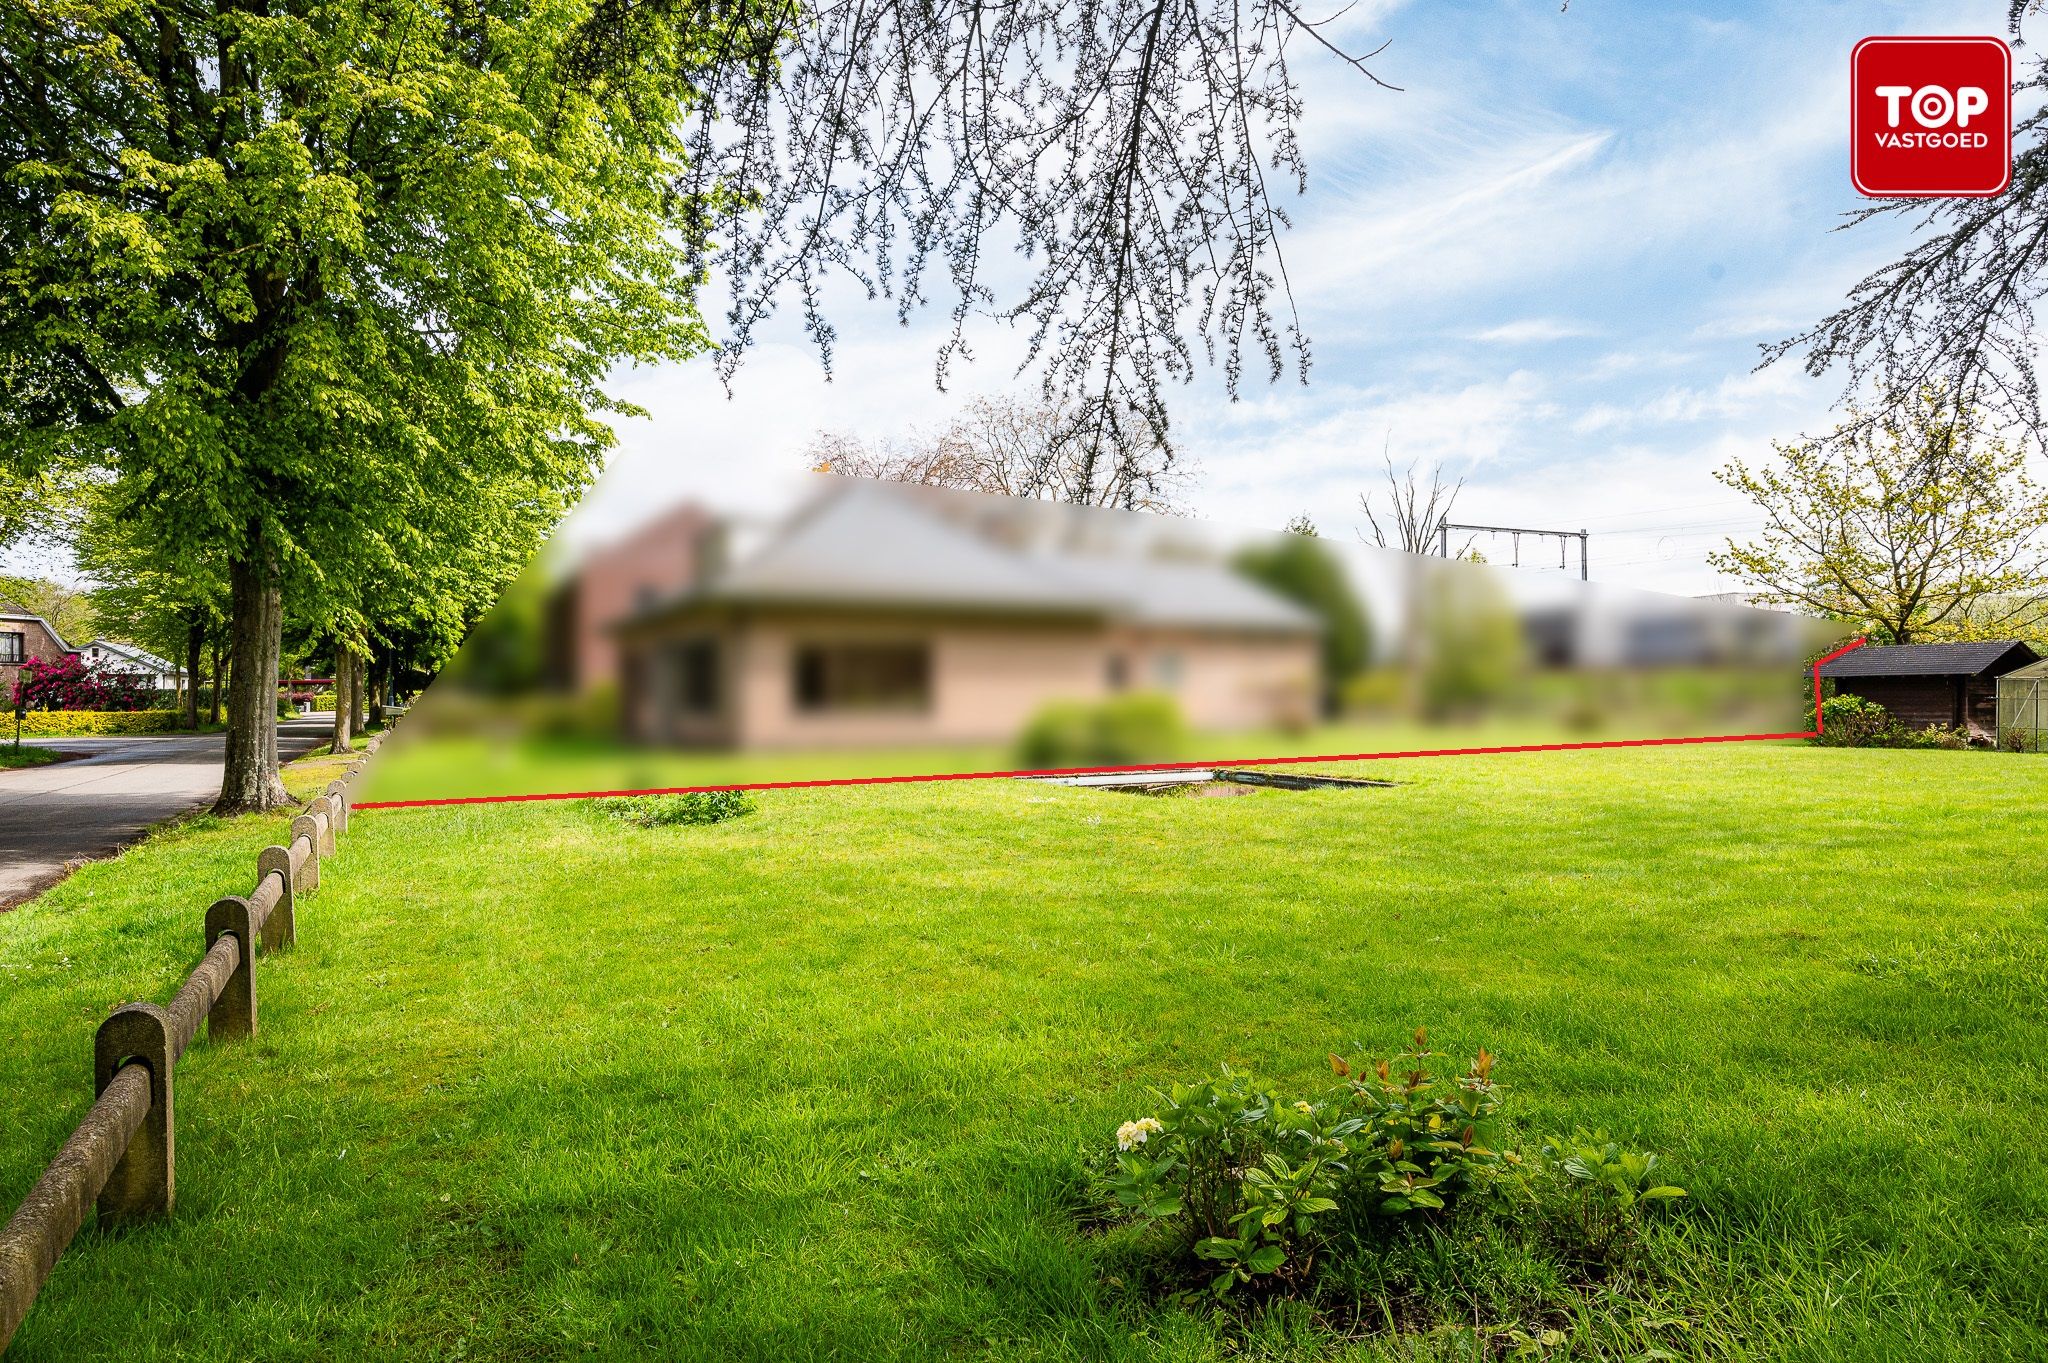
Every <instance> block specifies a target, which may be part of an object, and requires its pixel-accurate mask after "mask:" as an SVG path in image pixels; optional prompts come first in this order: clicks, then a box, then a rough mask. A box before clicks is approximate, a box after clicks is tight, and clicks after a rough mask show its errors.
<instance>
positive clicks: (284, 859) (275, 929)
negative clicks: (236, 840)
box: [256, 846, 299, 951]
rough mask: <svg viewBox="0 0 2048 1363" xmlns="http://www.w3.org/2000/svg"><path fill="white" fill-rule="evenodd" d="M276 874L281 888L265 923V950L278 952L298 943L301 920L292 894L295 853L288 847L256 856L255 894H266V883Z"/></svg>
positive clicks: (269, 850)
mask: <svg viewBox="0 0 2048 1363" xmlns="http://www.w3.org/2000/svg"><path fill="white" fill-rule="evenodd" d="M273 872H275V873H276V875H277V878H278V882H279V884H281V885H282V886H283V887H284V888H283V889H281V890H279V891H278V895H277V903H275V904H273V905H271V906H270V914H269V916H268V917H266V918H265V919H264V920H263V949H264V950H265V951H276V950H277V949H278V948H280V947H288V946H290V945H291V944H292V943H294V942H296V941H298V940H299V924H298V919H297V918H296V917H295V916H294V915H295V913H296V909H297V905H296V903H295V898H294V895H293V891H292V853H291V849H290V848H289V847H274V846H273V847H266V848H264V849H263V850H262V851H261V852H258V853H257V854H256V893H257V894H261V893H263V882H264V881H265V880H268V879H269V878H270V876H271V874H272V873H273Z"/></svg>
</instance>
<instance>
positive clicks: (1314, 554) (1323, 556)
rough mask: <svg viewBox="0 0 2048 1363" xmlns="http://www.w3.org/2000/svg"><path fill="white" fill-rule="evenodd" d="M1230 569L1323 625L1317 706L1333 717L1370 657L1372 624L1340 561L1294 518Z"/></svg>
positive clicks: (1309, 527)
mask: <svg viewBox="0 0 2048 1363" xmlns="http://www.w3.org/2000/svg"><path fill="white" fill-rule="evenodd" d="M1303 527H1306V528H1303ZM1235 566H1236V568H1237V571H1238V572H1240V573H1242V574H1243V575H1244V576H1246V577H1248V578H1250V579H1252V580H1253V581H1254V582H1258V583H1260V584H1262V585H1264V586H1266V587H1268V588H1270V589H1271V590H1272V591H1274V592H1275V593H1277V594H1278V595H1280V596H1283V597H1286V598H1287V599H1288V600H1289V601H1292V602H1294V603H1295V604H1296V605H1299V606H1302V607H1304V608H1306V609H1307V610H1309V611H1311V612H1313V613H1314V615H1315V616H1316V618H1317V619H1318V620H1320V621H1321V622H1322V628H1323V643H1322V705H1323V711H1324V713H1326V714H1328V713H1334V712H1335V710H1336V708H1337V702H1338V699H1339V697H1340V696H1341V695H1342V694H1343V690H1344V686H1345V683H1347V682H1348V681H1350V680H1351V678H1353V677H1355V676H1356V675H1358V673H1359V672H1360V671H1362V670H1363V669H1364V667H1365V665H1366V662H1367V660H1368V659H1370V658H1371V656H1372V626H1371V622H1370V621H1369V620H1368V619H1367V617H1366V611H1365V603H1364V602H1362V601H1360V600H1359V599H1358V596H1357V595H1356V593H1354V592H1353V591H1352V590H1351V580H1350V579H1349V578H1348V577H1347V576H1346V575H1345V572H1344V563H1343V560H1342V559H1340V558H1338V557H1337V556H1336V555H1335V554H1333V553H1331V552H1330V550H1329V548H1328V547H1327V546H1326V545H1324V544H1323V542H1322V541H1321V540H1319V539H1317V538H1316V535H1315V527H1314V526H1313V525H1308V524H1307V518H1306V517H1299V518H1297V520H1296V521H1295V522H1290V523H1289V525H1288V533H1287V534H1286V535H1284V536H1282V537H1281V538H1278V539H1276V540H1274V541H1273V542H1272V543H1271V544H1270V545H1266V546H1263V547H1259V548H1252V549H1247V550H1245V551H1244V552H1243V553H1241V554H1239V555H1238V557H1237V561H1236V564H1235Z"/></svg>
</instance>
